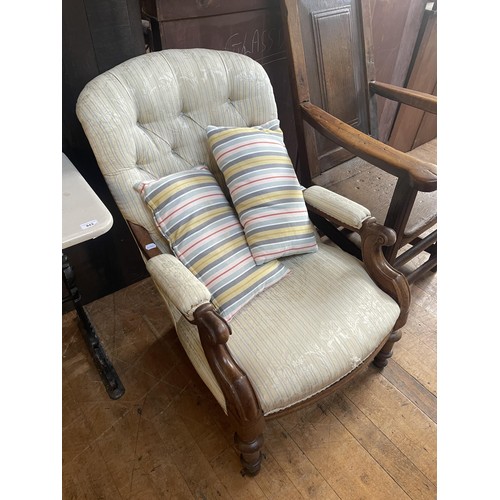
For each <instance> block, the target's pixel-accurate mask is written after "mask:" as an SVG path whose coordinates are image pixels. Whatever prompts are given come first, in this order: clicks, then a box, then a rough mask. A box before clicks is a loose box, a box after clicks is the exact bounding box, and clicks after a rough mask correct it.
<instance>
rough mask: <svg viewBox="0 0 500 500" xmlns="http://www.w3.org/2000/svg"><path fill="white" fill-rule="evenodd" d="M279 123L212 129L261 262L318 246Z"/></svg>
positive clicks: (233, 195)
mask: <svg viewBox="0 0 500 500" xmlns="http://www.w3.org/2000/svg"><path fill="white" fill-rule="evenodd" d="M275 122H276V123H275V124H272V123H270V122H269V123H267V124H265V125H263V126H262V127H238V128H231V127H214V126H209V127H207V136H208V142H209V144H210V147H211V149H212V152H213V154H214V157H215V160H216V162H217V164H218V166H219V168H220V170H221V171H222V173H223V175H224V178H225V180H226V184H227V187H228V189H229V193H230V195H231V199H232V201H233V204H234V207H235V209H236V212H237V213H238V217H239V219H240V222H241V224H242V226H243V230H244V232H245V236H246V239H247V242H248V246H249V247H250V251H251V252H252V255H253V257H254V259H255V262H256V263H257V264H263V263H265V262H269V261H270V260H273V259H276V258H279V257H285V256H287V255H295V254H300V253H310V252H315V251H316V250H317V248H318V247H317V243H316V238H315V234H314V229H313V226H312V224H311V221H310V220H309V215H308V213H307V209H306V205H305V203H304V197H303V194H302V187H301V186H300V184H299V182H298V180H297V176H296V175H295V171H294V169H293V166H292V162H291V161H290V157H289V156H288V153H287V150H286V147H285V144H284V142H283V133H282V132H281V130H280V129H279V122H278V121H277V120H275ZM266 127H267V128H266Z"/></svg>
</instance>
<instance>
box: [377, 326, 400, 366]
mask: <svg viewBox="0 0 500 500" xmlns="http://www.w3.org/2000/svg"><path fill="white" fill-rule="evenodd" d="M400 338H401V332H400V331H399V330H398V331H395V332H392V333H391V334H390V336H389V340H388V341H387V342H386V343H385V344H384V347H382V349H380V351H379V353H378V354H377V355H376V356H375V359H374V360H373V364H374V365H375V366H376V367H377V368H384V366H387V363H388V361H389V358H390V357H391V356H392V348H393V346H394V344H395V343H396V342H397V341H398V340H399V339H400Z"/></svg>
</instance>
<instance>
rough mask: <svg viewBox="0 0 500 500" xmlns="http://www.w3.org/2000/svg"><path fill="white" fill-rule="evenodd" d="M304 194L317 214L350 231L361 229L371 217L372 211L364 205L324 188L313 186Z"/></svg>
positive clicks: (308, 203) (306, 200)
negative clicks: (364, 222)
mask: <svg viewBox="0 0 500 500" xmlns="http://www.w3.org/2000/svg"><path fill="white" fill-rule="evenodd" d="M303 194H304V200H305V202H306V203H307V205H309V206H310V207H311V208H312V209H313V210H314V211H315V212H317V213H319V214H320V215H327V216H328V218H329V219H333V220H334V221H335V222H336V223H337V224H339V225H341V226H343V227H347V228H348V229H351V230H359V229H361V226H362V224H363V221H364V220H365V219H367V218H368V217H371V213H370V211H369V210H368V209H367V208H366V207H364V206H363V205H360V204H359V203H356V202H355V201H352V200H350V199H349V198H346V197H345V196H342V195H340V194H337V193H334V192H333V191H330V190H329V189H326V188H324V187H322V186H311V187H309V188H307V189H305V190H304V193H303Z"/></svg>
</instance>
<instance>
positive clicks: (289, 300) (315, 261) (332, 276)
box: [177, 241, 399, 415]
mask: <svg viewBox="0 0 500 500" xmlns="http://www.w3.org/2000/svg"><path fill="white" fill-rule="evenodd" d="M284 263H285V265H286V266H287V268H289V269H290V275H289V276H287V278H286V279H284V280H282V281H280V282H279V283H277V284H276V285H274V286H273V287H271V288H269V289H268V290H266V291H265V292H263V293H261V294H260V295H259V296H258V297H255V299H254V300H253V301H252V303H251V305H250V306H248V307H246V308H245V309H243V310H242V311H241V312H240V313H239V314H238V315H237V316H236V317H235V318H234V319H233V320H232V321H231V330H232V332H233V334H232V335H231V336H230V338H229V341H228V347H229V349H230V351H231V353H232V355H233V356H234V358H235V360H236V362H237V363H238V364H239V365H240V366H241V367H242V368H243V369H244V370H245V372H246V373H247V375H248V377H249V379H250V382H251V383H252V386H253V388H254V390H255V392H256V394H257V396H258V398H259V401H260V402H261V404H262V409H263V410H264V414H265V415H270V414H272V413H274V412H276V411H278V410H280V409H283V408H286V407H288V406H290V405H292V404H294V403H296V402H298V401H301V400H305V399H307V398H308V397H311V396H312V395H314V394H316V393H318V392H320V391H321V390H323V389H325V388H326V387H328V386H329V385H330V384H333V383H334V382H335V381H336V380H338V379H340V378H342V377H344V376H345V375H346V374H348V373H349V372H350V371H351V370H353V369H354V368H356V367H357V366H358V365H359V364H360V363H361V362H362V361H363V360H364V359H365V358H366V357H367V356H369V355H370V354H371V353H372V352H373V350H374V349H375V348H376V346H377V345H379V344H380V343H381V342H382V341H383V339H384V338H385V337H386V336H387V335H388V334H389V333H390V332H391V330H392V328H393V327H394V323H395V321H396V319H397V318H398V316H399V307H398V305H397V304H396V302H394V300H393V299H392V298H391V297H389V296H388V295H387V294H385V293H384V292H383V291H382V290H380V289H379V288H378V287H377V286H376V285H375V284H374V283H373V281H372V280H371V278H370V277H369V276H368V274H367V272H366V271H365V269H364V267H363V264H362V263H361V262H360V261H358V260H357V259H356V258H354V257H352V256H351V255H349V254H347V253H345V252H343V251H342V250H340V249H339V248H338V247H336V246H333V245H328V244H325V243H323V242H321V241H319V249H318V251H317V252H316V253H310V254H306V255H296V256H292V257H286V258H285V259H284ZM284 318H286V321H284ZM177 332H178V335H179V339H180V341H181V343H182V345H183V346H184V349H185V350H186V352H187V354H188V356H189V358H190V359H191V361H192V363H193V365H194V366H195V367H196V370H197V371H198V373H199V374H200V376H201V378H202V379H203V380H204V381H205V383H206V384H207V386H208V387H209V388H210V390H211V392H212V393H213V394H214V396H215V397H216V398H217V400H218V401H219V403H220V405H221V406H222V408H223V409H225V401H224V396H223V394H222V391H221V389H220V387H219V386H218V384H217V382H216V380H215V378H214V376H213V374H212V373H211V371H210V367H209V365H208V362H207V361H206V358H205V356H204V353H203V349H202V347H201V344H200V339H199V336H198V335H197V334H196V327H195V326H193V325H192V324H190V323H189V322H188V321H187V320H185V319H184V318H180V320H179V321H178V323H177Z"/></svg>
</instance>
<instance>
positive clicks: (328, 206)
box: [304, 186, 410, 330]
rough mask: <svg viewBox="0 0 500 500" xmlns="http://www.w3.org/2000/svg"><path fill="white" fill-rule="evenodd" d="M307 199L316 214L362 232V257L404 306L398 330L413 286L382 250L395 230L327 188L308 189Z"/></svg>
mask: <svg viewBox="0 0 500 500" xmlns="http://www.w3.org/2000/svg"><path fill="white" fill-rule="evenodd" d="M304 200H305V202H306V203H307V205H308V208H309V210H310V211H312V212H314V213H315V214H316V215H319V216H320V217H321V218H323V219H325V220H327V221H328V222H331V223H333V224H335V225H337V226H342V227H344V228H346V229H349V230H351V231H354V232H356V233H357V234H359V236H360V238H361V245H360V246H361V258H362V261H363V263H364V265H365V268H366V270H367V272H368V274H369V275H370V277H371V278H372V279H373V281H375V283H377V285H378V286H379V287H380V288H381V289H382V290H384V291H385V292H386V293H387V294H388V295H390V296H391V297H392V298H393V299H394V300H395V301H396V302H397V303H398V305H399V307H400V309H401V314H400V317H399V319H398V322H397V324H396V326H395V330H397V329H398V328H400V327H401V326H402V325H404V323H405V322H406V319H407V317H408V309H409V306H410V287H409V284H408V281H407V280H406V278H405V277H404V275H403V274H402V273H401V272H399V271H397V270H396V269H394V268H393V267H392V266H391V265H390V264H389V262H388V261H387V259H386V258H385V255H384V252H383V247H385V246H390V245H394V243H395V242H396V233H395V232H394V231H393V230H392V229H390V228H388V227H385V226H383V225H381V224H378V223H377V221H376V220H375V218H374V217H372V216H371V214H370V211H369V210H368V209H367V208H365V207H364V206H362V205H360V204H359V203H356V202H354V201H352V200H349V199H348V198H345V197H344V196H341V195H339V194H337V193H334V192H333V191H330V190H328V189H326V188H324V187H321V186H311V187H309V188H307V189H305V190H304Z"/></svg>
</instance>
